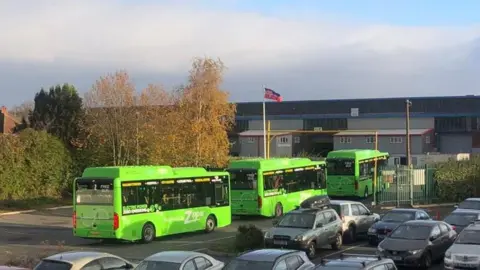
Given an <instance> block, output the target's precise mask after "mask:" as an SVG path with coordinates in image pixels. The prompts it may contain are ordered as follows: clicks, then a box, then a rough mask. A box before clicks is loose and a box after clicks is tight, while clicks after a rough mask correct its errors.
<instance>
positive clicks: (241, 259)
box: [223, 249, 315, 270]
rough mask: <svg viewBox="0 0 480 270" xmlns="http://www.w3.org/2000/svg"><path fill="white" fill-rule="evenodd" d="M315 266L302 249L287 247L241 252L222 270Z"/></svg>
mask: <svg viewBox="0 0 480 270" xmlns="http://www.w3.org/2000/svg"><path fill="white" fill-rule="evenodd" d="M314 268H315V264H313V263H312V262H311V261H310V260H309V259H308V257H307V255H306V254H305V252H303V251H297V250H289V249H259V250H254V251H249V252H246V253H243V254H241V255H240V256H238V257H236V258H235V259H233V260H231V261H230V262H229V263H228V264H227V265H226V266H225V267H224V268H223V269H224V270H269V269H297V270H311V269H314Z"/></svg>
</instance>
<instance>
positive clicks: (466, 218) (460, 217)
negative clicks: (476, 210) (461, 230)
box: [444, 213, 478, 226]
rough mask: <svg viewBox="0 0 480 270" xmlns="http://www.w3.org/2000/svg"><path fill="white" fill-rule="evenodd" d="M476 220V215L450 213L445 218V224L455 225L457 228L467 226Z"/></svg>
mask: <svg viewBox="0 0 480 270" xmlns="http://www.w3.org/2000/svg"><path fill="white" fill-rule="evenodd" d="M477 219H478V214H471V213H452V214H451V215H449V216H448V217H446V218H445V220H444V221H445V222H446V223H448V224H450V225H457V226H467V225H469V224H470V223H472V221H474V220H477Z"/></svg>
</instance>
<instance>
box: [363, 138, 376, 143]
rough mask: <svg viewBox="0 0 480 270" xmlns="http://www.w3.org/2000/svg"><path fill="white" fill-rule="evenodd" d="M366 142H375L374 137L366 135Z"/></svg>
mask: <svg viewBox="0 0 480 270" xmlns="http://www.w3.org/2000/svg"><path fill="white" fill-rule="evenodd" d="M365 140H366V142H367V143H374V142H375V137H367V138H366V139H365Z"/></svg>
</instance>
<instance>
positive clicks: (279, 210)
mask: <svg viewBox="0 0 480 270" xmlns="http://www.w3.org/2000/svg"><path fill="white" fill-rule="evenodd" d="M282 215H283V206H282V204H281V203H277V205H275V217H281V216H282Z"/></svg>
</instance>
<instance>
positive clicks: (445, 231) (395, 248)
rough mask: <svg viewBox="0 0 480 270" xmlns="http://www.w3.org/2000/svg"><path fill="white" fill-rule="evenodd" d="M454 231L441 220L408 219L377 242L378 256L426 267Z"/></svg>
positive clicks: (446, 245) (449, 241) (438, 256)
mask: <svg viewBox="0 0 480 270" xmlns="http://www.w3.org/2000/svg"><path fill="white" fill-rule="evenodd" d="M456 237H457V233H456V232H455V231H454V230H453V229H452V228H451V227H450V225H448V224H447V223H445V222H443V221H436V220H411V221H407V222H405V223H403V224H401V225H400V226H398V227H397V228H396V229H395V230H394V231H393V232H392V233H391V234H390V235H389V236H388V237H387V238H385V240H383V241H382V242H381V243H380V244H379V245H378V248H377V249H378V250H377V252H378V255H379V256H383V257H386V258H390V259H392V260H393V261H394V262H395V264H396V265H397V266H399V265H402V266H411V267H421V268H424V269H428V268H429V267H430V266H431V265H432V262H433V261H436V260H440V259H442V258H443V256H444V255H445V252H446V251H447V249H448V248H449V247H450V246H451V245H452V244H453V242H454V241H455V238H456Z"/></svg>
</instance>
